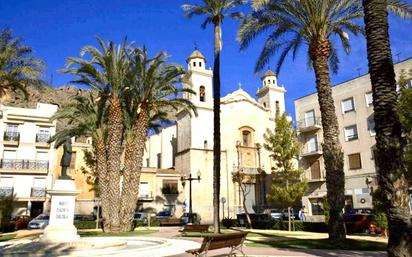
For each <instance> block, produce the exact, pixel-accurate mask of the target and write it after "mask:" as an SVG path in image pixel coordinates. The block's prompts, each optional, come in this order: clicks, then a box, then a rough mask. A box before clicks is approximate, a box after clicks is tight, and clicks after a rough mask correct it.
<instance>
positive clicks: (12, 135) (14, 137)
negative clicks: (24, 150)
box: [4, 124, 19, 141]
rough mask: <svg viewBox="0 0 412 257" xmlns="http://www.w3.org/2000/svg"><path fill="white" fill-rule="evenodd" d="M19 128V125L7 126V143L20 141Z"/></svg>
mask: <svg viewBox="0 0 412 257" xmlns="http://www.w3.org/2000/svg"><path fill="white" fill-rule="evenodd" d="M18 127H19V125H17V124H7V127H6V132H5V133H4V139H5V140H7V141H18V138H19V132H18Z"/></svg>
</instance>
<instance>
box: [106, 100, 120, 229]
mask: <svg viewBox="0 0 412 257" xmlns="http://www.w3.org/2000/svg"><path fill="white" fill-rule="evenodd" d="M107 127H108V136H107V145H106V147H107V172H108V178H109V181H110V183H109V187H108V197H109V199H110V216H109V217H110V218H109V220H110V231H111V232H118V231H119V230H120V201H119V199H120V195H121V192H120V170H121V146H122V136H123V111H122V106H121V103H120V99H119V98H118V97H117V96H114V95H113V96H111V97H110V104H109V108H108V123H107Z"/></svg>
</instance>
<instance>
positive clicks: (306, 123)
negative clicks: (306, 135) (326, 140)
mask: <svg viewBox="0 0 412 257" xmlns="http://www.w3.org/2000/svg"><path fill="white" fill-rule="evenodd" d="M321 127H322V123H321V119H320V117H310V118H305V119H303V120H301V121H298V129H299V131H300V132H308V131H313V130H317V129H320V128H321Z"/></svg>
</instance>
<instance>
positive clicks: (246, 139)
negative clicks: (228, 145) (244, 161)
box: [242, 130, 251, 146]
mask: <svg viewBox="0 0 412 257" xmlns="http://www.w3.org/2000/svg"><path fill="white" fill-rule="evenodd" d="M250 134H251V133H250V131H247V130H244V131H242V145H243V146H249V145H250V143H251V142H250V141H251V140H250V136H251V135H250Z"/></svg>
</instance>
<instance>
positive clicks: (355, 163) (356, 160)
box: [348, 153, 362, 170]
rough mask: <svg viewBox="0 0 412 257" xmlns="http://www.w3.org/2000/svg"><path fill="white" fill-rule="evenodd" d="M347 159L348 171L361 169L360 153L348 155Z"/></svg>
mask: <svg viewBox="0 0 412 257" xmlns="http://www.w3.org/2000/svg"><path fill="white" fill-rule="evenodd" d="M348 158H349V169H351V170H354V169H361V168H362V162H361V156H360V153H355V154H349V155H348Z"/></svg>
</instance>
